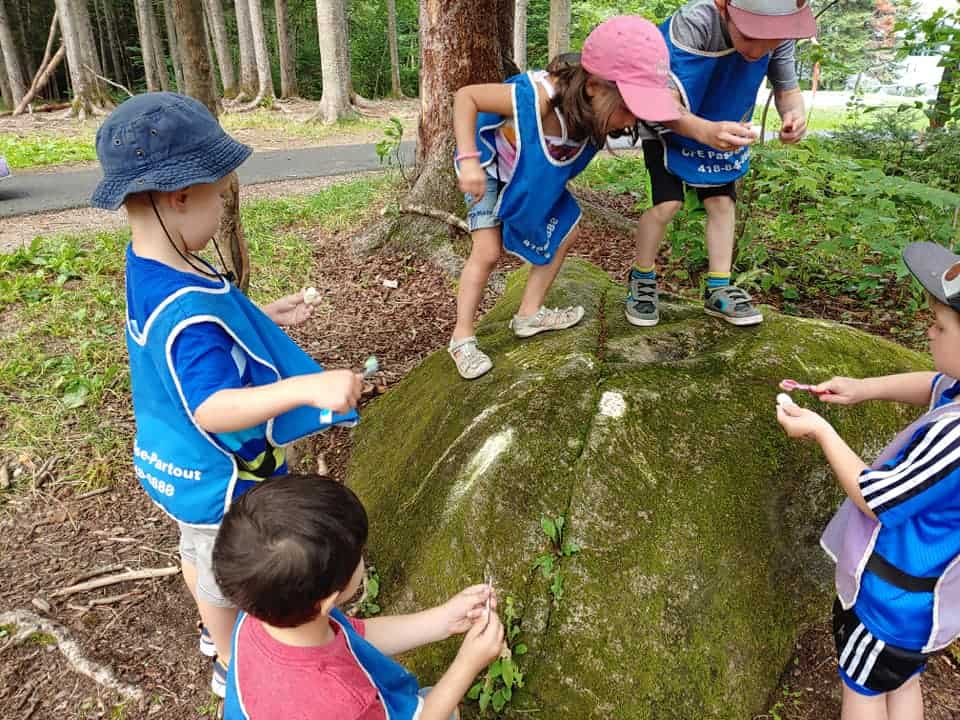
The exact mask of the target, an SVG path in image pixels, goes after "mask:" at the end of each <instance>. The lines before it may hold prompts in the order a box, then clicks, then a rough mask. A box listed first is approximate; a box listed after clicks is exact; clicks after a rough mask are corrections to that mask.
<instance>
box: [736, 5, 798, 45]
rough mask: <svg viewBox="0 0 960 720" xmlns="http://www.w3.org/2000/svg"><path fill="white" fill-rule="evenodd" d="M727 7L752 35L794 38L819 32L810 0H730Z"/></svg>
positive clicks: (741, 30)
mask: <svg viewBox="0 0 960 720" xmlns="http://www.w3.org/2000/svg"><path fill="white" fill-rule="evenodd" d="M727 11H728V12H729V13H730V17H731V18H732V19H733V22H734V23H736V26H737V28H738V29H739V30H740V32H741V33H743V34H744V35H746V36H747V37H748V38H755V39H757V40H791V39H800V38H808V37H813V36H814V35H816V34H817V21H816V19H815V18H814V16H813V10H811V9H810V2H809V0H728V1H727Z"/></svg>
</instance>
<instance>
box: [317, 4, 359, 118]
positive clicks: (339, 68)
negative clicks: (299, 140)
mask: <svg viewBox="0 0 960 720" xmlns="http://www.w3.org/2000/svg"><path fill="white" fill-rule="evenodd" d="M345 27H346V17H345V15H344V0H317V32H318V33H319V37H320V70H321V74H322V77H323V97H322V98H321V99H320V110H319V112H318V113H317V117H319V118H321V119H322V120H323V121H324V122H326V123H334V122H336V121H337V120H340V119H342V118H347V117H351V116H353V115H354V111H353V108H352V107H351V105H350V56H349V47H350V46H349V42H348V40H347V38H345V37H343V35H344V28H345ZM345 50H346V52H344V51H345Z"/></svg>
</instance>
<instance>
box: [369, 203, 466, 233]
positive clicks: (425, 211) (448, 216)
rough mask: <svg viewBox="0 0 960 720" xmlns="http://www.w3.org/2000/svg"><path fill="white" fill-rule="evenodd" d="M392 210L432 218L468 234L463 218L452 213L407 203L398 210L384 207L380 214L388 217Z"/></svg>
mask: <svg viewBox="0 0 960 720" xmlns="http://www.w3.org/2000/svg"><path fill="white" fill-rule="evenodd" d="M394 209H399V211H400V212H401V213H406V214H413V215H423V216H425V217H429V218H433V219H434V220H440V221H442V222H445V223H447V224H448V225H452V226H453V227H455V228H457V229H458V230H462V231H463V232H465V233H467V234H469V233H470V227H469V226H468V225H467V223H466V221H465V220H463V218H459V217H457V216H456V215H454V214H453V213H448V212H446V211H445V210H440V209H439V208H432V207H427V206H426V205H411V204H407V203H401V204H400V205H399V207H398V208H397V207H390V206H387V207H385V208H384V209H383V210H381V211H380V214H381V215H389V214H390V212H391V211H392V210H394Z"/></svg>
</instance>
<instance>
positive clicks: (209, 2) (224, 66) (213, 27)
mask: <svg viewBox="0 0 960 720" xmlns="http://www.w3.org/2000/svg"><path fill="white" fill-rule="evenodd" d="M203 7H204V10H206V20H207V24H208V25H209V27H210V34H211V35H212V36H213V48H214V50H215V51H216V55H217V65H218V66H219V67H220V82H221V83H222V84H223V96H224V97H228V98H232V97H234V96H235V95H236V94H237V73H236V71H235V70H234V66H233V51H232V50H231V49H230V38H229V35H227V21H226V18H225V17H224V15H223V4H222V2H221V0H204V2H203Z"/></svg>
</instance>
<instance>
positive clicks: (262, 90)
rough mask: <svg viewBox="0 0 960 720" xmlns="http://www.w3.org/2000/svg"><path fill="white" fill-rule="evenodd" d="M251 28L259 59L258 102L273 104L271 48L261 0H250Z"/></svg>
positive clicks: (256, 54)
mask: <svg viewBox="0 0 960 720" xmlns="http://www.w3.org/2000/svg"><path fill="white" fill-rule="evenodd" d="M249 4H250V29H251V31H252V32H253V51H254V55H255V57H256V61H257V88H258V89H257V96H256V98H255V101H256V102H257V104H259V103H260V102H265V103H266V104H267V105H272V104H273V100H274V98H275V97H276V94H275V93H274V91H273V72H272V71H271V68H270V48H269V47H268V46H267V28H266V26H265V25H264V23H263V4H262V2H261V0H249Z"/></svg>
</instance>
